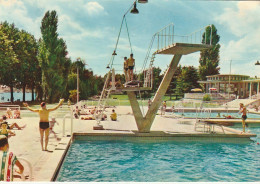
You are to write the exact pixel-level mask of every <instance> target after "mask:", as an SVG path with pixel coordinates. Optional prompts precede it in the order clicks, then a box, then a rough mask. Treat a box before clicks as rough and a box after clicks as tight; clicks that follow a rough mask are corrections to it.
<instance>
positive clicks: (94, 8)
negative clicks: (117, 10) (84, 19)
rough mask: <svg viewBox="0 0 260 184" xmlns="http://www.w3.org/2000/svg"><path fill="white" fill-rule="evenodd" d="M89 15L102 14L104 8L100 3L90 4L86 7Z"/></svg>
mask: <svg viewBox="0 0 260 184" xmlns="http://www.w3.org/2000/svg"><path fill="white" fill-rule="evenodd" d="M84 7H85V9H86V10H87V12H88V14H89V15H97V14H99V13H100V12H103V11H104V7H103V6H101V5H100V4H99V3H98V2H94V1H93V2H88V3H87V4H86V5H85V6H84Z"/></svg>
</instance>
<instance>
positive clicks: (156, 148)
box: [57, 128, 260, 182]
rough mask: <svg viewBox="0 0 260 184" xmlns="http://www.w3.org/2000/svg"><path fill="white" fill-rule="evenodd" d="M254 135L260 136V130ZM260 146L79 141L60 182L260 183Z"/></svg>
mask: <svg viewBox="0 0 260 184" xmlns="http://www.w3.org/2000/svg"><path fill="white" fill-rule="evenodd" d="M250 131H251V132H252V133H256V134H257V135H258V136H260V128H254V129H253V128H252V129H250ZM259 141H260V139H259V138H256V139H255V141H254V142H253V141H252V142H249V143H244V144H231V143H201V142H197V143H196V142H195V143H187V142H186V143H184V142H183V143H180V142H157V143H156V142H153V143H152V142H146V143H145V142H128V141H75V142H74V143H73V144H72V145H71V148H70V149H69V151H68V155H67V157H66V159H65V162H64V164H63V166H62V168H61V171H60V173H59V176H58V178H57V181H78V182H255V181H260V157H259V153H260V145H258V144H257V142H259Z"/></svg>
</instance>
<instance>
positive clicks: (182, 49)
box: [155, 43, 212, 55]
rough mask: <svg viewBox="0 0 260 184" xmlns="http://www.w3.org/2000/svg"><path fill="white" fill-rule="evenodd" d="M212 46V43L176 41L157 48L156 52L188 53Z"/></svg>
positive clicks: (170, 53)
mask: <svg viewBox="0 0 260 184" xmlns="http://www.w3.org/2000/svg"><path fill="white" fill-rule="evenodd" d="M210 48H212V45H208V44H191V43H174V44H172V45H169V46H167V47H165V48H162V49H159V50H157V51H156V52H155V54H168V55H173V54H180V55H187V54H190V53H193V52H197V51H202V50H205V49H210Z"/></svg>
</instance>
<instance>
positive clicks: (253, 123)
mask: <svg viewBox="0 0 260 184" xmlns="http://www.w3.org/2000/svg"><path fill="white" fill-rule="evenodd" d="M204 121H205V122H208V123H211V124H219V125H224V126H236V127H242V120H241V119H207V120H204ZM246 124H247V126H248V127H260V120H259V119H247V120H246Z"/></svg>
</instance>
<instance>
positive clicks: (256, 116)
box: [169, 112, 260, 119]
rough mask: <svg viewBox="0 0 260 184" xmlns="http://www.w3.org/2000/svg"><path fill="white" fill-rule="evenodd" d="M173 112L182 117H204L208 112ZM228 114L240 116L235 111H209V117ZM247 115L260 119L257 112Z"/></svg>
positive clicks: (221, 116) (222, 116) (235, 116)
mask: <svg viewBox="0 0 260 184" xmlns="http://www.w3.org/2000/svg"><path fill="white" fill-rule="evenodd" d="M169 114H171V113H169ZM174 114H176V115H179V116H181V115H184V117H189V118H196V116H199V117H202V118H205V117H208V116H209V113H199V114H196V112H184V113H181V112H175V113H174ZM229 115H231V116H232V117H234V118H241V116H242V115H241V114H238V113H235V112H229V113H227V112H221V113H217V112H211V113H210V118H225V117H224V116H229ZM218 116H220V117H218ZM247 117H248V118H252V119H260V115H259V114H252V113H248V114H247Z"/></svg>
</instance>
